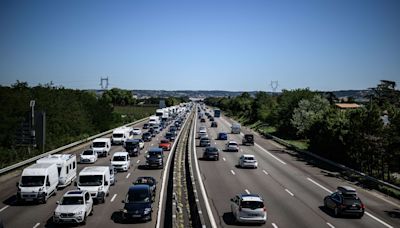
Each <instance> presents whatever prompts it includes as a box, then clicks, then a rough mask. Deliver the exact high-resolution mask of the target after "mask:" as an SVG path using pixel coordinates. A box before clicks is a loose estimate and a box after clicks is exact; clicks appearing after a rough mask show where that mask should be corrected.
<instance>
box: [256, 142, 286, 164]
mask: <svg viewBox="0 0 400 228" xmlns="http://www.w3.org/2000/svg"><path fill="white" fill-rule="evenodd" d="M254 145H256V146H257V147H258V148H260V149H261V150H262V151H264V152H265V153H267V154H268V155H269V156H271V157H273V158H275V160H277V161H278V162H280V163H282V164H284V165H286V162H284V161H282V160H281V159H279V158H278V157H277V156H275V155H273V154H271V152H269V151H268V150H266V149H264V148H262V147H261V146H260V145H258V144H257V143H254Z"/></svg>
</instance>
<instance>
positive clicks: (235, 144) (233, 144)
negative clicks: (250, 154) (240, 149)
mask: <svg viewBox="0 0 400 228" xmlns="http://www.w3.org/2000/svg"><path fill="white" fill-rule="evenodd" d="M229 146H237V143H234V142H232V143H229Z"/></svg>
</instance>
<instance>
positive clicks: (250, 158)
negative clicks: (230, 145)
mask: <svg viewBox="0 0 400 228" xmlns="http://www.w3.org/2000/svg"><path fill="white" fill-rule="evenodd" d="M244 159H245V160H254V158H253V157H244Z"/></svg>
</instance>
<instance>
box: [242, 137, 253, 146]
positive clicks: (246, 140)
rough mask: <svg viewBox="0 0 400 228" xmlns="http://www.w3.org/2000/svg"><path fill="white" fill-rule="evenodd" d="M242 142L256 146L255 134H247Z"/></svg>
mask: <svg viewBox="0 0 400 228" xmlns="http://www.w3.org/2000/svg"><path fill="white" fill-rule="evenodd" d="M242 144H243V145H253V146H254V135H253V134H245V135H244V136H243V139H242Z"/></svg>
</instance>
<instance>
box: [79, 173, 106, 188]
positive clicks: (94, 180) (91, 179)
mask: <svg viewBox="0 0 400 228" xmlns="http://www.w3.org/2000/svg"><path fill="white" fill-rule="evenodd" d="M102 183H103V176H102V175H87V176H79V185H80V186H100V185H101V184H102Z"/></svg>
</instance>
